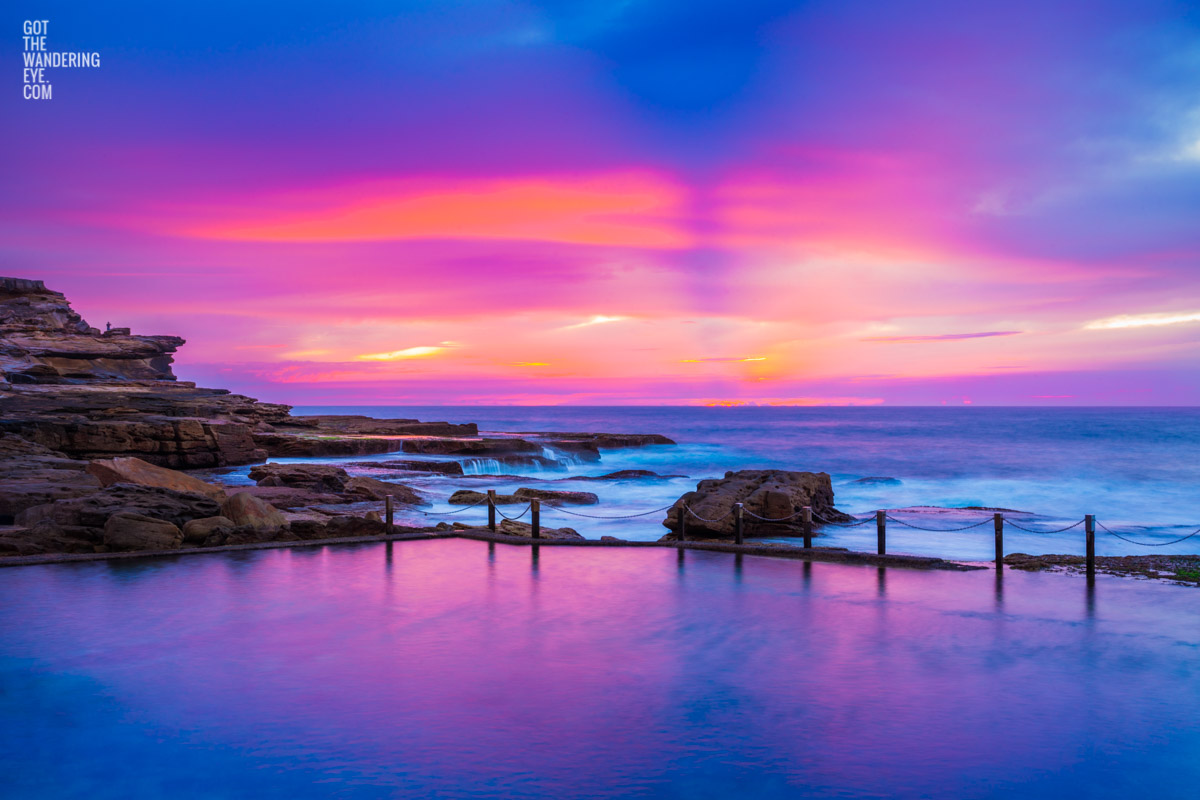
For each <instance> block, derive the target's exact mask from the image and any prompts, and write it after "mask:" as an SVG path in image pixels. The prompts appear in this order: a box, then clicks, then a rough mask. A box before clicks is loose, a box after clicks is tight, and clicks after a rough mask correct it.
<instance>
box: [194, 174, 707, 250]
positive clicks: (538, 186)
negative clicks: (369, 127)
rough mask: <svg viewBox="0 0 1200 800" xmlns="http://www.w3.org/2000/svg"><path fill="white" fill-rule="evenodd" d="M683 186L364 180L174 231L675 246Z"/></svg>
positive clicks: (264, 237)
mask: <svg viewBox="0 0 1200 800" xmlns="http://www.w3.org/2000/svg"><path fill="white" fill-rule="evenodd" d="M683 199H684V198H683V194H682V192H681V191H680V190H679V189H677V188H676V187H675V186H674V185H673V184H671V183H669V182H668V181H666V180H665V179H663V178H659V177H656V176H653V175H647V174H640V173H629V172H620V173H611V174H603V175H598V176H592V177H588V178H576V179H567V178H536V177H535V178H512V179H499V180H459V181H456V180H445V181H435V182H428V181H426V182H414V181H404V182H393V183H390V184H389V183H368V184H360V185H352V186H343V187H335V188H332V189H322V190H320V191H315V190H314V191H312V192H307V193H304V194H302V195H296V194H292V195H280V196H278V197H275V198H265V199H263V201H262V202H261V204H260V205H266V206H268V207H271V206H275V207H276V208H277V209H278V210H276V211H274V212H271V213H267V214H262V213H261V212H257V211H255V210H247V212H246V214H245V216H244V217H242V218H236V219H221V220H217V221H215V222H209V223H205V224H201V225H194V224H191V225H189V224H184V225H183V226H181V227H180V228H179V229H178V230H177V231H176V232H177V233H182V234H183V235H186V236H193V237H198V238H206V239H223V240H233V241H263V242H352V241H359V242H361V241H386V240H402V239H499V240H529V241H544V242H560V243H566V244H583V245H610V246H622V247H640V248H652V249H658V248H661V249H678V248H686V247H689V246H691V245H692V243H693V241H692V237H691V236H690V235H689V234H688V233H687V232H686V231H685V230H684V228H683V227H682V226H681V225H680V223H679V221H678V216H679V214H680V209H681V207H682V206H683Z"/></svg>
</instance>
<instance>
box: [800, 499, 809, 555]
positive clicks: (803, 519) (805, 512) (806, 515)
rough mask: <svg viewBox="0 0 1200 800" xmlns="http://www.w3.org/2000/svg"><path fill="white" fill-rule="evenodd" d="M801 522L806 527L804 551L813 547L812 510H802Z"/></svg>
mask: <svg viewBox="0 0 1200 800" xmlns="http://www.w3.org/2000/svg"><path fill="white" fill-rule="evenodd" d="M800 521H801V523H802V524H803V525H804V549H805V550H807V549H809V548H810V547H812V508H811V507H810V506H805V507H804V508H802V509H801V510H800Z"/></svg>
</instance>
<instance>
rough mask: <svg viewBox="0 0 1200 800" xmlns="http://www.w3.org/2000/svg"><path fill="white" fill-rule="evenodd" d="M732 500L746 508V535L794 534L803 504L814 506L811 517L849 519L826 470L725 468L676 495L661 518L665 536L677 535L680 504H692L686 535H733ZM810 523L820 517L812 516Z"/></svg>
mask: <svg viewBox="0 0 1200 800" xmlns="http://www.w3.org/2000/svg"><path fill="white" fill-rule="evenodd" d="M735 503H741V504H742V507H743V508H744V509H745V513H744V516H743V519H744V528H743V532H744V534H745V535H746V536H748V537H749V536H796V535H798V534H799V532H800V520H799V517H796V518H794V519H792V520H788V521H784V522H764V521H762V520H760V519H756V518H755V515H757V516H758V517H763V518H766V519H768V520H782V519H784V518H785V517H790V516H792V515H794V514H797V513H798V512H799V511H800V510H801V509H803V508H804V507H805V506H808V507H810V508H812V510H813V515H814V518H817V517H819V518H821V519H824V520H825V521H827V522H848V521H851V520H852V519H853V517H851V516H849V515H848V514H843V513H842V512H840V511H838V510H837V509H836V508H834V506H833V484H832V483H831V482H830V480H829V475H827V474H826V473H824V472H789V471H787V470H774V469H772V470H742V471H741V472H726V473H725V477H724V478H710V479H707V480H703V481H700V483H698V484H697V485H696V490H695V491H694V492H688V493H687V494H685V495H683V496H682V497H680V498H679V499H678V500H676V501H675V504H674V505H673V506H671V508H670V509H669V510H668V512H667V518H666V519H665V520H663V526H665V527H666V528H668V529H670V531H671V533H669V534H667V535H666V536H664V537H663V539H664V540H668V541H670V540H674V539H676V538H677V537H678V535H679V510H680V509H681V508H683V507H684V506H687V507H688V508H690V509H691V512H692V513H690V514H689V515H688V518H687V535H688V538H689V539H690V538H697V539H710V538H711V539H728V538H732V537H733V536H734V515H733V513H732V512H733V508H734V504H735ZM814 524H815V525H819V524H820V522H819V520H817V519H814Z"/></svg>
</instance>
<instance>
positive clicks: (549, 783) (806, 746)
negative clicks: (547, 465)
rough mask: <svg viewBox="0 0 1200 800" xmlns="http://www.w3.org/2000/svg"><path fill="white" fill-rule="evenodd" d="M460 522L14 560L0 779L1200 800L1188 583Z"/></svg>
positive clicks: (156, 785)
mask: <svg viewBox="0 0 1200 800" xmlns="http://www.w3.org/2000/svg"><path fill="white" fill-rule="evenodd" d="M539 549H540V552H539V553H536V554H535V553H534V552H533V551H532V550H531V549H530V548H528V547H508V546H496V547H489V546H488V545H486V544H483V543H479V542H470V541H462V540H448V541H417V542H400V543H396V544H394V545H392V546H391V547H388V546H386V545H383V544H372V545H343V546H338V547H327V548H298V549H289V550H270V551H254V552H243V553H233V554H228V553H226V554H212V555H192V556H186V557H175V558H161V559H139V560H129V561H113V562H107V563H87V564H76V565H53V566H39V567H22V568H11V569H4V570H0V608H3V609H4V613H3V618H2V623H0V633H2V635H0V687H2V691H0V731H2V733H0V774H3V776H4V780H3V783H2V784H0V795H3V796H4V797H14V798H15V797H22V798H24V797H30V798H33V797H37V798H57V797H89V798H105V797H113V798H116V797H121V798H125V797H288V798H302V797H351V796H352V797H439V798H480V797H504V798H571V797H635V798H641V797H645V798H650V797H655V798H657V797H664V798H727V797H767V798H773V797H797V796H808V797H955V798H969V797H1022V798H1029V797H1033V798H1040V797H1121V798H1128V797H1136V796H1156V797H1194V796H1195V795H1194V791H1195V787H1196V786H1197V785H1200V783H1198V779H1200V728H1198V727H1197V725H1196V719H1197V714H1198V712H1200V681H1198V680H1197V678H1200V660H1198V656H1200V603H1198V602H1197V595H1196V593H1195V590H1191V589H1187V588H1183V587H1176V586H1169V585H1163V584H1152V583H1149V582H1144V581H1142V582H1139V581H1131V580H1121V579H1106V578H1105V577H1104V576H1101V579H1100V580H1099V581H1098V585H1097V586H1096V587H1095V591H1094V592H1093V593H1091V594H1089V592H1087V591H1086V588H1085V582H1084V581H1083V580H1082V579H1080V578H1077V577H1072V576H1062V575H1041V574H1024V573H1018V572H1013V571H1011V570H1010V571H1009V572H1008V573H1007V574H1005V575H1004V576H1003V579H1002V583H1001V584H999V585H998V584H997V582H996V576H995V574H994V573H993V572H991V571H980V572H970V573H951V572H922V571H910V570H899V569H889V570H886V571H885V570H878V569H875V568H865V567H853V566H844V565H832V564H807V565H806V564H803V563H800V562H795V561H783V560H773V559H765V558H755V557H746V558H744V559H740V560H739V559H736V558H734V557H733V556H730V555H727V554H717V553H699V552H690V553H687V554H686V555H685V556H684V558H683V560H682V561H681V560H679V558H678V556H677V553H676V552H675V551H673V550H669V549H637V550H612V549H594V548H587V549H583V548H569V549H568V548H554V547H541V548H539Z"/></svg>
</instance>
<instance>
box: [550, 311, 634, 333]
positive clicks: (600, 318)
mask: <svg viewBox="0 0 1200 800" xmlns="http://www.w3.org/2000/svg"><path fill="white" fill-rule="evenodd" d="M624 319H626V317H606V316H604V315H603V314H597V315H596V316H594V317H592V318H591V319H589V320H588V321H586V322H579V323H576V324H575V325H566V326H564V327H563V328H562V329H561V330H564V331H573V330H576V329H578V328H587V327H590V326H592V325H604V324H605V323H608V322H620V321H622V320H624Z"/></svg>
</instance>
